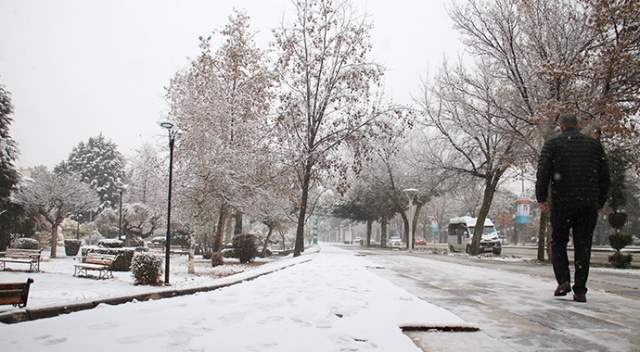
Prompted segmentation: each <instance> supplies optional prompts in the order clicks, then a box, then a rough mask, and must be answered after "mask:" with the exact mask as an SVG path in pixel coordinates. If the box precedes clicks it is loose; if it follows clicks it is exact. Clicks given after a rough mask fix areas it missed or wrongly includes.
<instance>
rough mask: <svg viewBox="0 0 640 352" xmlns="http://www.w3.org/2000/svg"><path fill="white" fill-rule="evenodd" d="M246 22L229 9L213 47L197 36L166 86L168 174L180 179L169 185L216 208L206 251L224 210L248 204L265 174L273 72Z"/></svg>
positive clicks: (203, 210) (218, 244) (202, 206)
mask: <svg viewBox="0 0 640 352" xmlns="http://www.w3.org/2000/svg"><path fill="white" fill-rule="evenodd" d="M248 28H249V18H248V17H247V16H246V15H245V14H244V13H242V12H235V13H234V15H232V16H231V17H230V23H229V24H228V25H227V26H225V28H224V29H223V30H222V35H223V36H224V37H225V42H224V43H223V45H222V46H221V47H220V49H219V50H218V51H217V52H215V53H212V47H211V37H209V38H201V43H200V47H201V49H202V52H201V54H200V55H199V56H198V58H196V59H195V60H193V62H192V63H191V66H190V67H189V68H188V69H187V70H184V71H182V72H178V73H177V74H176V77H175V78H174V79H173V80H172V81H171V85H170V86H169V87H168V88H167V98H168V100H169V101H170V104H171V112H170V116H171V118H172V119H173V120H175V121H176V123H177V125H178V126H179V128H180V131H181V134H180V135H179V136H178V138H179V144H178V148H179V150H180V153H179V154H177V156H176V164H177V172H176V176H177V177H178V178H182V179H183V180H185V182H186V184H184V187H182V191H181V190H178V191H177V193H181V192H183V193H184V194H183V197H182V199H183V200H184V201H188V200H191V201H193V202H195V203H194V207H195V208H197V209H194V212H193V213H194V214H200V215H201V216H204V217H205V218H207V219H208V218H209V214H210V211H211V209H212V205H213V206H215V207H216V208H217V211H216V213H217V216H218V219H217V223H216V225H215V226H214V228H215V230H216V236H215V240H214V241H213V250H214V251H220V250H222V244H223V238H224V230H225V228H226V227H227V226H226V224H227V221H228V219H229V218H230V216H231V215H232V214H233V212H236V215H238V214H241V213H242V212H243V209H244V208H246V207H248V206H249V205H251V203H252V199H253V198H254V197H255V195H256V193H257V192H259V188H260V187H259V185H261V184H262V183H264V182H265V177H266V176H265V175H268V174H269V173H268V172H264V171H265V170H268V169H269V165H270V163H269V161H268V159H267V157H268V155H269V153H268V146H269V144H268V140H267V139H266V136H268V134H267V133H265V131H266V128H265V127H264V126H266V118H267V113H268V111H269V108H270V103H271V98H272V93H271V90H272V87H273V86H274V84H275V80H274V76H273V75H272V74H271V73H270V72H271V71H270V70H269V69H268V66H267V63H268V62H267V60H266V57H265V55H264V53H263V52H262V51H261V50H259V49H257V48H256V47H255V43H254V42H253V36H254V34H253V33H251V32H250V31H249V30H248ZM203 126H206V127H205V128H203ZM181 175H182V176H181ZM203 195H206V196H207V197H208V199H203V198H202V196H203ZM182 204H183V206H184V205H185V204H186V203H184V202H183V203H182ZM198 223H201V224H202V223H204V221H198Z"/></svg>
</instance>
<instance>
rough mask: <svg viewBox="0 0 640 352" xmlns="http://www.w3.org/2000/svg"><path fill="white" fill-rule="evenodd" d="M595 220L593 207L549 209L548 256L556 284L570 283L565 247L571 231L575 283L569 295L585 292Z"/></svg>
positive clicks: (595, 210) (596, 217)
mask: <svg viewBox="0 0 640 352" xmlns="http://www.w3.org/2000/svg"><path fill="white" fill-rule="evenodd" d="M597 221H598V211H597V209H595V208H555V209H552V210H551V227H552V229H553V234H552V236H551V253H552V263H553V271H554V273H555V275H556V280H557V281H558V284H562V283H564V282H571V272H570V269H569V258H568V256H567V244H568V243H569V234H570V231H571V229H573V247H574V261H575V270H576V273H575V281H574V285H573V292H574V293H576V294H586V293H587V287H586V284H587V278H588V277H589V264H590V261H591V243H592V242H593V230H594V229H595V227H596V223H597Z"/></svg>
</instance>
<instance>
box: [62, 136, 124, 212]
mask: <svg viewBox="0 0 640 352" xmlns="http://www.w3.org/2000/svg"><path fill="white" fill-rule="evenodd" d="M124 167H125V158H124V156H123V155H122V154H121V153H120V152H119V151H118V146H117V145H116V144H115V143H113V142H112V141H111V140H107V139H106V138H105V137H104V136H103V135H102V134H100V135H99V136H97V137H92V138H89V140H88V141H87V142H86V143H85V142H80V144H78V145H77V146H76V147H74V148H73V150H72V151H71V154H69V158H68V159H67V161H66V162H62V163H60V164H59V165H57V166H56V167H55V168H54V172H55V173H56V174H67V175H74V176H76V177H77V178H78V179H79V180H80V181H82V182H84V183H86V184H88V185H89V187H91V189H93V190H95V191H96V193H98V196H99V197H100V206H99V208H100V209H105V208H112V207H115V206H117V205H118V204H119V200H120V198H119V197H120V194H119V189H118V182H124V180H125V175H126V174H125V169H124Z"/></svg>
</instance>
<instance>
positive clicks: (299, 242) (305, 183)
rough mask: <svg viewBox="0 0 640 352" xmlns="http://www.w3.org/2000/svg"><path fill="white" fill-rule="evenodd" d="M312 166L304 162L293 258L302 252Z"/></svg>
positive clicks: (308, 161)
mask: <svg viewBox="0 0 640 352" xmlns="http://www.w3.org/2000/svg"><path fill="white" fill-rule="evenodd" d="M312 167H313V164H312V162H311V160H309V159H307V160H306V162H305V168H304V175H303V178H302V196H301V198H300V213H299V214H298V228H297V230H296V245H295V248H294V250H293V256H294V257H298V256H300V254H302V252H304V223H305V218H306V216H307V201H308V198H309V184H310V181H311V169H312Z"/></svg>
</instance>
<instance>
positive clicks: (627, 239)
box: [609, 232, 633, 251]
mask: <svg viewBox="0 0 640 352" xmlns="http://www.w3.org/2000/svg"><path fill="white" fill-rule="evenodd" d="M632 243H633V235H631V234H630V233H624V232H617V233H613V234H611V235H609V244H610V245H611V248H613V249H615V250H616V251H620V250H621V249H622V248H624V247H626V246H628V245H630V244H632Z"/></svg>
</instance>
